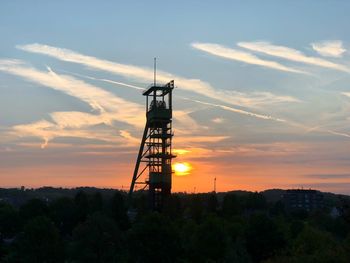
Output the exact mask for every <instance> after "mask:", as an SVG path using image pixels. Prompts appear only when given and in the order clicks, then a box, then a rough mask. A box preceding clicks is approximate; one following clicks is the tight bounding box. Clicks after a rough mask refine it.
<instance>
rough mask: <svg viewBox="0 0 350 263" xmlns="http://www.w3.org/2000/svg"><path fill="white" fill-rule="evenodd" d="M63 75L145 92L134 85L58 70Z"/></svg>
mask: <svg viewBox="0 0 350 263" xmlns="http://www.w3.org/2000/svg"><path fill="white" fill-rule="evenodd" d="M59 71H62V72H65V73H69V74H71V75H74V76H77V77H81V78H85V79H92V80H98V81H103V82H107V83H111V84H116V85H120V86H124V87H128V88H132V89H136V90H145V89H144V88H141V87H138V86H135V85H131V84H127V83H124V82H119V81H114V80H110V79H101V78H95V77H91V76H88V75H83V74H78V73H74V72H71V71H68V70H63V69H61V70H59Z"/></svg>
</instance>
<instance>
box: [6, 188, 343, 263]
mask: <svg viewBox="0 0 350 263" xmlns="http://www.w3.org/2000/svg"><path fill="white" fill-rule="evenodd" d="M9 191H10V190H0V197H2V201H0V235H1V236H0V262H28V263H30V262H91V263H93V262H101V263H102V262H104V263H108V262H152V263H153V262H270V263H272V262H276V263H277V262H279V263H280V262H281V263H282V262H285V263H289V262H306V263H307V262H337V263H342V262H344V263H347V262H350V203H349V200H348V199H347V198H346V197H344V196H343V197H339V196H335V195H330V196H329V197H327V198H326V199H327V200H326V202H325V207H324V208H323V209H321V210H317V211H312V212H306V211H304V210H294V211H286V209H285V207H284V204H283V202H281V200H280V198H279V197H280V192H278V191H274V192H263V193H252V192H234V193H222V194H214V193H208V194H174V195H172V196H171V198H170V199H169V200H167V203H166V205H165V208H164V211H163V213H161V214H160V213H156V212H150V211H148V210H147V198H146V195H144V194H143V193H137V194H136V195H135V199H134V204H133V205H134V207H136V210H137V213H135V210H133V211H131V213H130V210H129V209H128V207H127V203H126V194H125V193H124V192H119V191H112V190H98V189H74V190H64V189H61V190H57V189H56V190H55V189H50V188H49V189H46V190H45V191H44V192H45V193H43V192H40V191H30V190H29V191H28V190H27V191H25V190H22V191H20V190H12V191H13V192H9ZM9 193H10V195H9ZM4 196H6V198H5V197H4ZM335 207H337V208H338V209H337V211H339V213H332V210H334V208H335ZM128 210H129V213H128Z"/></svg>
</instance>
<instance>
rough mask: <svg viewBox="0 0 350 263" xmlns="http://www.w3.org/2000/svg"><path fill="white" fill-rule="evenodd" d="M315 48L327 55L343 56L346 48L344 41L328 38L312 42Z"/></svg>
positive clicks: (322, 54) (321, 53)
mask: <svg viewBox="0 0 350 263" xmlns="http://www.w3.org/2000/svg"><path fill="white" fill-rule="evenodd" d="M311 46H312V48H313V50H315V51H316V52H317V53H318V54H320V55H321V56H325V57H335V58H340V57H342V55H343V53H344V52H345V51H346V49H345V48H344V47H343V42H342V41H340V40H328V41H321V42H315V43H311Z"/></svg>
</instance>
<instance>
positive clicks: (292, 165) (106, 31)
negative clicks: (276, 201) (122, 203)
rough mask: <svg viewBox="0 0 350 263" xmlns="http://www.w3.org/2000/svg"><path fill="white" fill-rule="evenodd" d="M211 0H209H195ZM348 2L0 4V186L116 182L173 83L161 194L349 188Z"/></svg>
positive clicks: (125, 177)
mask: <svg viewBox="0 0 350 263" xmlns="http://www.w3.org/2000/svg"><path fill="white" fill-rule="evenodd" d="M209 2H211V3H212V4H209ZM349 13H350V2H349V1H340V0H339V1H337V0H334V1H330V0H329V1H316V0H314V1H277V0H276V1H180V0H179V1H86V0H80V1H63V0H60V1H35V0H32V1H24V0H23V1H16V0H12V1H1V2H0V36H1V38H0V80H1V81H0V94H1V96H0V187H19V186H22V185H23V186H26V187H40V186H62V187H74V186H96V187H108V188H123V189H127V188H128V187H129V184H130V181H131V176H132V172H133V168H134V163H135V160H136V157H137V151H138V147H139V143H140V140H141V136H142V131H143V127H144V123H145V112H144V111H145V106H144V103H145V101H144V99H145V98H144V97H143V96H142V90H143V89H144V88H147V87H148V85H149V84H150V83H152V81H153V58H154V57H157V61H158V64H157V68H158V72H157V79H158V82H159V83H166V82H168V81H170V80H172V79H174V80H175V85H176V89H175V90H174V102H173V105H174V106H173V107H174V120H173V127H174V131H175V137H174V140H173V142H174V146H173V148H174V149H175V151H176V154H177V155H178V157H177V158H176V159H175V160H174V162H180V163H188V164H189V165H190V166H191V170H190V171H189V172H188V173H187V172H186V174H184V175H175V176H174V178H173V191H187V192H193V191H196V192H206V191H212V190H213V181H214V177H215V176H216V178H217V190H218V191H227V190H236V189H242V190H257V191H260V190H263V189H269V188H284V189H286V188H301V187H303V188H315V189H319V190H322V191H330V192H336V193H345V194H350V28H349V25H350V15H349Z"/></svg>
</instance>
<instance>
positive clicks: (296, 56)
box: [237, 42, 350, 73]
mask: <svg viewBox="0 0 350 263" xmlns="http://www.w3.org/2000/svg"><path fill="white" fill-rule="evenodd" d="M237 45H238V46H240V47H242V48H246V49H249V50H251V51H255V52H260V53H264V54H267V55H270V56H275V57H279V58H283V59H287V60H291V61H296V62H301V63H305V64H309V65H314V66H319V67H324V68H329V69H334V70H339V71H343V72H348V73H350V69H349V68H348V67H346V66H344V65H341V64H337V63H333V62H331V61H328V60H325V59H323V58H318V57H311V56H306V55H305V54H304V53H302V52H301V51H299V50H296V49H293V48H289V47H285V46H278V45H273V44H271V43H269V42H239V43H238V44H237Z"/></svg>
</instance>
